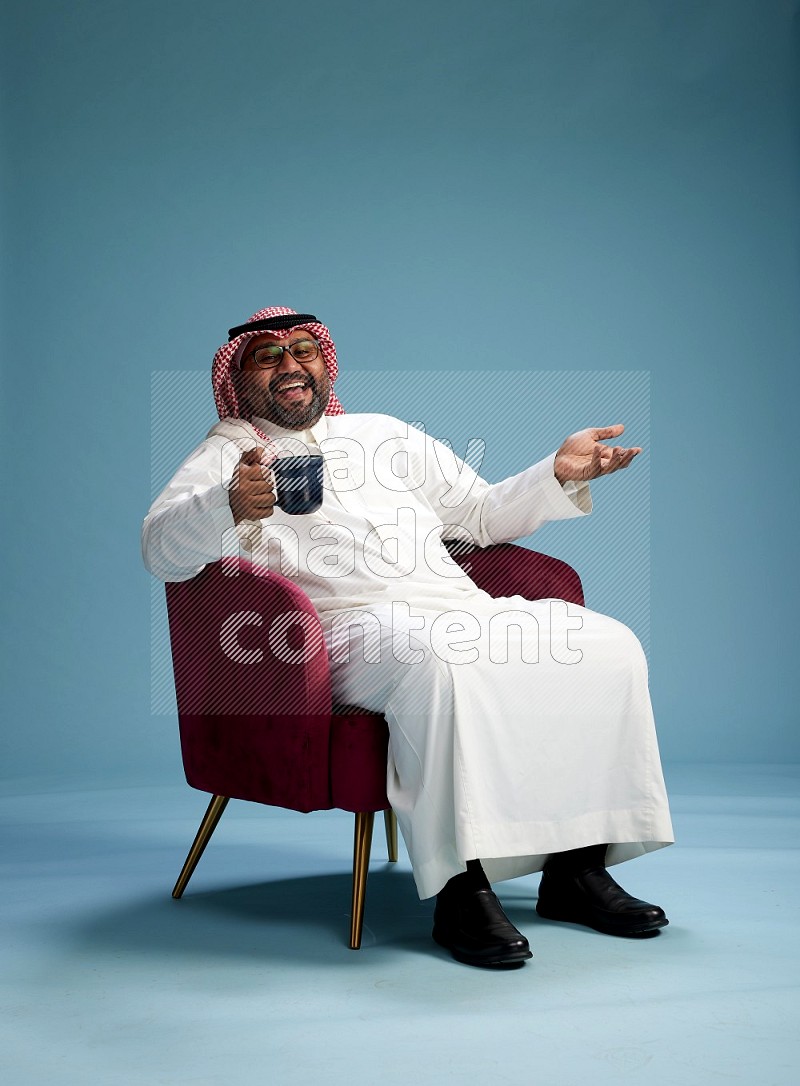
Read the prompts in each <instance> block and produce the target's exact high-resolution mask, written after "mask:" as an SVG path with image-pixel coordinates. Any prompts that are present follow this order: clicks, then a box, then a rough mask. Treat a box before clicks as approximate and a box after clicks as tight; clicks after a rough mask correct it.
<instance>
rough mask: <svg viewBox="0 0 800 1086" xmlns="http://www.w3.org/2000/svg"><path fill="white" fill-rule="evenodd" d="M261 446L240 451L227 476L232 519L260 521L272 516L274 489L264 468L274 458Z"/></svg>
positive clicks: (237, 521) (237, 520)
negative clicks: (232, 471) (230, 473)
mask: <svg viewBox="0 0 800 1086" xmlns="http://www.w3.org/2000/svg"><path fill="white" fill-rule="evenodd" d="M274 459H275V458H274V456H271V455H270V454H269V453H268V452H267V451H266V449H264V447H263V446H259V447H257V448H255V449H248V451H247V452H245V453H242V455H241V457H240V458H239V463H238V464H237V465H236V470H235V471H234V473H233V478H232V479H231V485H230V490H229V491H228V501H229V503H230V507H231V512H232V513H233V519H234V521H235V522H236V523H237V524H238V523H239V522H240V521H242V520H262V519H263V518H264V517H271V516H272V507H273V505H274V504H275V491H274V490H273V489H272V482H271V479H270V475H269V473H268V472H267V468H268V467H269V465H270V464H271V463H272V461H273V460H274Z"/></svg>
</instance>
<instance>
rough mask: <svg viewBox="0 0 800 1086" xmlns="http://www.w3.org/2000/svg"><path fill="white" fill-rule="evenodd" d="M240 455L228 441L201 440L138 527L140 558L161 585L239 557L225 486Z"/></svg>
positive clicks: (187, 578)
mask: <svg viewBox="0 0 800 1086" xmlns="http://www.w3.org/2000/svg"><path fill="white" fill-rule="evenodd" d="M238 456H239V452H238V449H236V448H235V447H234V446H233V445H232V443H231V442H227V443H226V444H225V446H224V447H222V446H221V445H218V444H216V443H214V442H211V441H205V442H203V444H202V445H200V447H199V448H197V449H195V451H194V452H193V453H192V454H191V456H189V458H188V459H187V460H185V461H184V463H183V464H182V465H181V466H180V468H178V471H177V472H176V473H175V475H174V476H173V478H172V479H171V481H170V482H169V483H168V484H167V486H166V487H165V488H164V490H163V491H162V492H161V494H159V496H158V497H157V498H156V500H155V501H154V502H153V504H152V506H151V507H150V511H149V513H148V514H147V516H146V517H145V521H144V524H143V526H142V556H143V558H144V564H145V566H146V567H147V569H148V570H149V571H150V572H151V573H152V574H154V575H155V576H156V577H158V578H160V579H161V580H162V581H188V580H190V579H191V578H192V577H195V576H196V575H197V574H198V573H199V572H200V571H201V570H202V569H203V567H204V566H205V565H207V564H208V563H209V562H216V561H218V560H219V559H220V558H222V557H223V556H224V555H227V554H232V553H235V554H238V553H239V540H238V535H237V533H236V526H235V523H234V519H233V514H232V513H231V508H230V505H229V503H228V490H227V487H226V485H225V484H226V483H227V482H229V481H230V478H231V476H232V475H233V470H234V468H235V466H236V463H237V462H238Z"/></svg>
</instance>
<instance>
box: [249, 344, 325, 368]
mask: <svg viewBox="0 0 800 1086" xmlns="http://www.w3.org/2000/svg"><path fill="white" fill-rule="evenodd" d="M284 351H288V352H289V354H290V355H291V356H292V358H293V359H294V360H295V362H313V361H314V359H315V358H316V357H317V355H318V354H319V343H318V342H317V340H316V339H298V340H297V341H296V342H295V343H290V344H289V345H288V346H287V347H281V346H280V345H279V344H278V343H270V344H269V345H268V346H267V347H259V348H258V350H257V351H253V353H252V354H249V355H248V356H247V358H245V359H244V362H246V361H247V359H248V358H252V359H253V361H254V362H255V364H256V365H257V366H258V368H259V369H260V370H269V369H272V368H273V367H275V366H278V365H280V362H281V359H282V358H283V352H284Z"/></svg>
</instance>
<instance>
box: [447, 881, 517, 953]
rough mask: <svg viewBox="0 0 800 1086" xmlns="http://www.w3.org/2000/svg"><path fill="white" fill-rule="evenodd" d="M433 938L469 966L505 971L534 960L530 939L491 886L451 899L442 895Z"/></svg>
mask: <svg viewBox="0 0 800 1086" xmlns="http://www.w3.org/2000/svg"><path fill="white" fill-rule="evenodd" d="M433 938H434V939H435V941H436V942H437V943H438V944H439V946H443V947H445V948H446V949H447V950H449V951H450V953H451V954H452V955H453V957H454V958H455V959H456V961H459V962H463V963H464V964H465V965H482V966H487V967H490V968H502V967H503V966H512V965H522V963H523V962H525V961H527V959H528V958H532V957H533V954H531V948H530V946H529V945H528V940H527V939H526V938H525V936H524V935H522V934H521V933H520V932H518V931H517V929H516V928H515V927H514V925H513V924H512V923H511V921H510V920H509V919H508V917H507V916H506V914H505V913H504V912H503V907H502V906H501V904H500V902H499V901H498V900H497V897H496V896H495V894H494V892H493V891H492V890H491V889H489V888H488V887H484V888H481V889H478V890H468V891H466V892H464V893H460V894H458V895H457V896H452V897H451V898H448V897H447V896H446V895H442V894H440V895H439V897H438V898H437V900H436V908H435V909H434V913H433Z"/></svg>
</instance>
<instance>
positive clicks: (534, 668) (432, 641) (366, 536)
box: [143, 414, 673, 897]
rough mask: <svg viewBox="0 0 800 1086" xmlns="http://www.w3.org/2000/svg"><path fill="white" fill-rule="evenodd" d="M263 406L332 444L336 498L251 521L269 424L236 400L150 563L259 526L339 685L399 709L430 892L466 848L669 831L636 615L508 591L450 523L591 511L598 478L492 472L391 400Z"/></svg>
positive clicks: (513, 848) (620, 850) (156, 514)
mask: <svg viewBox="0 0 800 1086" xmlns="http://www.w3.org/2000/svg"><path fill="white" fill-rule="evenodd" d="M253 421H254V423H255V424H256V425H257V426H258V427H259V428H260V429H261V430H263V431H264V432H265V433H266V434H267V435H268V436H269V437H270V438H271V439H273V440H274V442H275V443H276V445H277V446H278V447H283V448H284V451H286V452H291V453H297V452H300V451H302V450H303V449H304V448H305V447H306V446H312V447H317V449H318V450H319V451H321V452H322V453H323V456H324V459H325V487H324V491H323V502H322V505H321V507H320V508H319V509H318V510H317V511H316V512H314V513H310V514H306V515H302V516H292V515H289V514H286V513H284V512H283V510H282V509H280V507H279V506H275V507H274V509H273V514H272V516H270V517H269V518H266V519H264V520H262V521H261V522H260V531H257V533H256V536H253V535H252V532H251V531H250V529H249V528H248V527H247V526H246V525H239V526H238V527H237V526H236V525H235V524H234V521H233V516H232V514H231V510H230V505H229V502H228V489H227V487H228V486H229V485H230V480H231V477H232V475H233V471H234V469H235V466H236V464H237V463H238V460H239V457H240V455H241V452H242V449H243V448H247V447H252V444H253V442H252V440H249V439H247V438H246V437H245V438H244V439H243V440H235V439H233V437H234V435H237V434H240V433H241V431H240V430H239V429H238V428H239V427H240V424H239V423H238V422H237V421H236V420H225V421H224V422H223V423H221V424H218V425H217V426H216V427H214V428H213V429H212V431H211V432H210V434H209V436H208V437H207V438H206V440H205V441H204V442H203V443H202V444H201V445H200V446H199V447H198V448H197V449H196V450H195V451H194V452H193V453H192V454H191V456H190V457H189V458H188V459H187V460H186V461H185V462H184V464H183V465H182V466H181V467H180V468H179V469H178V471H177V473H176V475H175V476H174V478H173V479H172V481H171V482H170V483H169V484H168V486H167V487H166V488H165V489H164V491H163V492H162V493H161V494H160V495H159V497H158V498H157V499H156V500H155V502H154V503H153V505H152V507H151V509H150V512H149V513H148V515H147V518H146V519H145V522H144V528H143V553H144V560H145V564H146V565H147V568H148V569H149V570H150V571H151V572H152V573H154V574H155V575H156V576H157V577H160V578H161V579H162V580H164V581H181V580H188V579H190V578H191V577H194V576H195V575H196V574H197V573H199V572H200V570H201V569H202V568H203V567H204V566H205V565H206V564H207V563H209V562H214V561H218V560H219V559H220V558H224V557H226V556H231V555H237V554H239V553H240V547H242V546H246V547H247V548H248V550H247V551H245V552H244V553H245V556H247V557H251V558H252V559H253V561H254V562H256V563H258V564H260V565H264V566H267V567H268V568H270V569H273V570H277V571H280V572H282V573H283V574H284V575H286V576H288V577H290V578H291V579H292V580H293V581H295V583H297V584H298V585H299V587H300V588H302V589H303V590H304V591H305V592H306V593H307V595H308V596H309V597H310V599H311V601H312V602H313V604H314V606H315V608H316V609H317V611H318V613H319V615H320V619H321V621H322V625H323V630H324V633H325V641H326V647H327V651H328V654H329V656H330V659H331V677H332V686H333V694H334V699H335V701H336V702H337V703H339V704H342V705H359V706H361V707H363V708H365V709H369V710H374V711H376V712H382V713H383V714H384V715H385V717H386V720H387V722H388V725H389V735H390V741H389V760H388V766H387V794H388V797H389V801H390V803H391V805H392V808H393V809H394V810H395V812H396V814H397V818H398V823H399V826H400V829H401V832H402V834H403V838H404V840H405V843H406V846H407V848H408V852H409V856H410V858H411V862H412V867H413V871H414V877H415V880H416V883H417V888H418V890H419V893H420V896H421V897H430V896H432V895H433V894H435V893H437V892H438V891H439V890H440V889H441V887H442V886H443V885H444V883H445V882H446V881H447V880H448V879H449V878H450V877H452V876H453V875H455V874H457V873H458V872H460V871H463V870H464V868H465V864H466V861H467V860H470V859H480V860H481V862H482V863H483V866H484V868H485V869H486V871H487V874H488V876H489V878H490V879H491V880H493V881H495V880H499V879H504V878H511V877H513V876H515V875H520V874H524V873H527V872H531V871H537V870H540V869H541V867H542V866H543V864H544V862H545V860H546V859H547V856H548V855H550V854H551V853H553V852H560V851H564V850H566V849H573V848H580V847H582V846H584V845H588V844H593V843H598V842H608V843H609V845H610V848H609V851H608V861H607V862H608V863H609V864H614V863H618V862H620V861H622V860H625V859H629V858H631V857H633V856H636V855H641V854H642V853H644V852H648V851H651V850H653V849H656V848H660V847H662V846H663V845H665V844H669V843H671V842H672V840H673V837H672V826H671V823H670V817H669V809H668V804H667V798H666V791H665V787H664V780H663V775H662V772H661V764H660V759H659V754H658V746H657V741H656V734H655V728H654V723H653V716H652V711H651V706H650V697H649V692H648V685H647V664H646V660H645V657H644V653H643V651H642V648H641V645H640V644H639V642H638V640H637V638H636V637H635V635H634V634H633V633H632V632H631V631H630V630H629V629H628V628H627V627H626V626H624V625H623V624H622V623H620V622H617V621H616V620H615V619H612V618H608V617H607V616H604V615H600V614H598V613H597V612H594V611H591V610H589V609H588V608H585V607H579V606H577V605H574V604H569V605H568V604H566V603H564V602H563V601H558V600H525V599H523V598H522V597H521V596H507V597H503V598H499V599H497V598H492V597H491V596H489V595H488V594H487V593H486V592H483V591H482V590H481V589H479V588H478V587H477V586H476V585H475V584H474V582H473V581H472V580H471V579H470V578H469V576H468V573H467V572H465V571H464V570H462V569H461V567H460V566H458V565H457V564H456V563H454V562H453V561H452V559H451V558H450V557H449V554H448V551H447V549H446V547H445V546H444V543H443V540H445V539H451V540H452V539H466V540H468V541H471V542H474V543H475V544H477V545H478V546H480V547H485V546H489V545H491V544H493V543H504V542H509V541H511V540H514V539H518V538H520V537H522V536H526V535H529V534H530V533H531V532H533V531H535V530H536V528H538V527H540V526H541V525H542V524H543V523H545V522H547V521H550V520H560V519H565V518H569V517H578V516H583V515H585V514H586V513H588V512H589V511H590V510H591V499H590V496H589V487H588V484H586V483H580V484H575V483H566V484H564V485H563V486H562V485H561V484H559V483H558V481H557V480H556V478H555V476H554V472H553V463H554V459H555V453H553V454H552V455H551V456H549V457H547V458H546V459H544V460H542V461H541V462H540V463H538V464H534V465H533V466H532V467H530V468H528V469H527V470H525V471H523V472H521V473H519V474H518V475H515V476H513V477H511V478H509V479H505V480H503V481H502V482H500V483H496V484H493V485H490V484H488V483H486V482H485V481H484V480H483V479H481V478H480V477H479V476H478V475H477V474H476V473H475V472H474V471H473V470H472V468H471V467H469V466H468V465H467V464H466V463H464V462H463V461H462V460H460V459H459V458H458V457H457V456H455V454H454V453H453V452H452V450H451V449H450V448H449V447H448V446H446V445H443V444H441V443H439V442H437V441H435V440H434V439H432V438H430V437H428V436H427V435H425V434H424V433H423V432H422V431H420V430H417V429H415V428H413V427H409V426H408V425H406V424H405V423H403V422H401V421H399V420H398V419H394V418H392V417H390V416H387V415H376V414H352V415H342V416H323V417H322V418H321V419H320V420H319V421H318V422H317V423H316V424H315V426H313V427H312V428H310V429H309V430H306V431H301V432H298V431H288V430H283V429H281V428H280V427H277V426H275V425H273V424H271V423H269V422H266V421H264V420H260V419H254V420H253ZM245 429H246V428H245ZM277 640H278V641H279V640H280V639H277Z"/></svg>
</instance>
